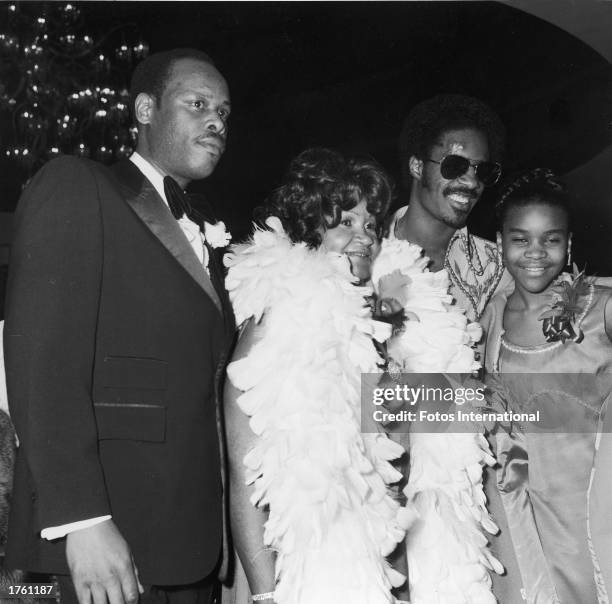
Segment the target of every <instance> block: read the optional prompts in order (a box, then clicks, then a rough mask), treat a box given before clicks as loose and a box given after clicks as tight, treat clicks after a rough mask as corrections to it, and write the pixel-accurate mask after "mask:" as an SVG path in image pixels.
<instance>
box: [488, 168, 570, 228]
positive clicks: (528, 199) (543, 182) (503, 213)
mask: <svg viewBox="0 0 612 604" xmlns="http://www.w3.org/2000/svg"><path fill="white" fill-rule="evenodd" d="M570 202H571V198H570V195H569V193H568V191H567V187H566V185H565V183H564V182H563V181H562V180H561V178H559V176H557V174H555V173H554V172H553V171H552V170H550V169H548V168H533V169H531V170H524V171H522V172H519V173H517V174H515V175H514V176H513V177H511V178H510V179H509V180H508V181H506V183H505V184H504V185H503V186H502V189H501V191H500V196H499V201H498V202H497V204H496V206H495V210H496V215H497V224H498V226H499V229H500V230H501V229H502V228H503V226H504V222H505V221H506V218H507V216H508V212H509V211H510V210H511V209H512V208H522V207H526V206H529V205H533V204H544V205H548V206H551V207H554V208H559V209H561V210H562V211H563V212H564V213H565V215H566V216H567V221H568V224H569V221H570Z"/></svg>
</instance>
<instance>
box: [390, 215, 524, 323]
mask: <svg viewBox="0 0 612 604" xmlns="http://www.w3.org/2000/svg"><path fill="white" fill-rule="evenodd" d="M407 209H408V206H403V207H401V208H400V209H399V210H398V211H397V212H395V214H394V216H393V219H392V221H391V224H390V225H389V234H388V235H387V237H388V239H391V240H393V239H396V236H395V230H396V226H397V223H398V221H399V219H400V218H402V216H404V214H405V213H406V210H407ZM444 268H445V269H446V270H447V272H448V275H449V277H450V281H451V286H450V290H449V291H450V294H451V295H452V296H453V298H455V300H456V301H457V304H458V305H459V306H461V307H462V308H463V309H464V310H465V313H466V315H467V317H468V318H469V319H470V320H471V321H478V320H479V319H480V317H481V316H482V313H483V312H484V309H485V307H486V305H487V303H488V302H489V300H490V299H491V297H492V296H493V294H494V293H496V292H497V291H505V290H508V291H512V289H513V288H514V281H513V279H512V277H511V276H510V275H509V274H508V271H506V270H505V268H504V265H503V262H502V259H501V256H500V254H499V252H498V251H497V246H496V245H495V243H493V242H492V241H489V240H488V239H483V238H482V237H477V236H476V235H472V234H471V233H470V232H469V231H468V229H467V227H463V228H462V229H458V230H457V231H455V234H454V235H453V236H452V237H451V240H450V241H449V243H448V247H447V249H446V256H445V258H444Z"/></svg>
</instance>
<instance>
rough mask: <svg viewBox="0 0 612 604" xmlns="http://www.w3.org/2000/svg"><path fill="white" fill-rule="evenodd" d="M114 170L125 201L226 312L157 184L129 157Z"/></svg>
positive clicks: (219, 308)
mask: <svg viewBox="0 0 612 604" xmlns="http://www.w3.org/2000/svg"><path fill="white" fill-rule="evenodd" d="M113 172H114V174H115V176H116V177H117V179H118V181H119V183H120V185H121V186H122V188H123V193H124V197H125V201H126V203H127V204H128V205H129V206H130V207H131V208H132V210H133V211H134V213H135V214H136V215H137V216H138V217H139V218H140V220H142V222H143V223H144V224H145V226H146V227H147V228H148V229H149V230H150V231H151V233H152V234H153V235H155V237H156V238H157V239H158V240H159V241H160V243H161V244H162V245H163V246H164V247H165V248H166V249H167V250H168V252H170V254H172V256H174V258H175V259H176V260H177V262H178V263H179V264H180V265H181V266H182V267H183V268H184V269H185V270H186V271H187V272H188V273H189V275H191V277H192V278H193V279H194V280H195V281H196V282H197V283H198V285H199V286H200V287H201V288H202V289H203V290H204V291H205V292H206V293H207V294H208V296H209V297H210V298H211V299H212V301H213V302H214V304H215V306H216V307H217V310H219V312H221V313H223V307H222V304H221V299H220V297H219V294H218V293H217V291H216V289H215V287H214V286H213V284H212V281H211V278H210V277H209V276H208V274H207V273H206V271H205V269H204V267H203V266H202V263H201V262H200V259H199V258H198V257H197V256H196V254H195V252H194V250H193V248H192V247H191V243H189V241H188V240H187V238H186V237H185V234H184V233H183V231H182V229H181V227H180V226H179V224H178V222H177V221H176V220H175V219H174V217H173V216H172V214H171V213H170V210H169V209H168V208H167V207H166V204H165V203H164V202H163V200H162V199H161V198H160V196H159V195H158V193H157V191H156V190H155V187H153V185H152V184H151V183H150V182H149V180H148V179H147V178H145V177H144V175H143V174H142V172H141V171H140V170H139V169H138V168H137V167H136V166H135V165H134V164H133V163H132V162H130V161H127V162H120V163H119V164H117V165H116V166H115V167H113Z"/></svg>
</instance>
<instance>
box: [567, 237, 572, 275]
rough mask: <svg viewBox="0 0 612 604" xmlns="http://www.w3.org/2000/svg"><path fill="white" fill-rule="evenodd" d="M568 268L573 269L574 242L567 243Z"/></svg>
mask: <svg viewBox="0 0 612 604" xmlns="http://www.w3.org/2000/svg"><path fill="white" fill-rule="evenodd" d="M567 266H569V267H570V268H571V267H572V240H571V239H570V240H569V241H568V242H567Z"/></svg>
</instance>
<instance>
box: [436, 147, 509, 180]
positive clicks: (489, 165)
mask: <svg viewBox="0 0 612 604" xmlns="http://www.w3.org/2000/svg"><path fill="white" fill-rule="evenodd" d="M425 161H430V162H432V163H434V164H440V174H442V176H443V177H444V178H446V180H455V179H456V178H459V177H460V176H463V175H464V174H465V173H466V172H467V171H468V170H469V169H470V167H472V168H474V172H475V173H476V178H477V179H478V180H479V181H480V182H481V183H482V184H483V185H484V186H485V187H490V186H491V185H494V184H495V183H496V182H497V181H498V180H499V177H500V176H501V165H500V164H498V163H497V162H492V161H472V160H470V159H468V158H467V157H463V156H462V155H445V156H444V157H443V158H442V159H441V160H440V161H436V160H435V159H427V160H425Z"/></svg>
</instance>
